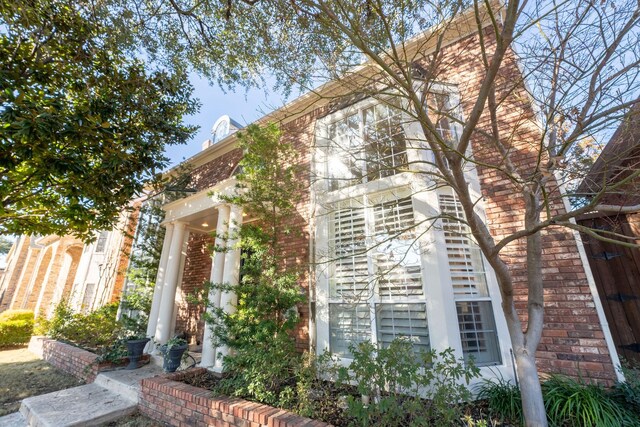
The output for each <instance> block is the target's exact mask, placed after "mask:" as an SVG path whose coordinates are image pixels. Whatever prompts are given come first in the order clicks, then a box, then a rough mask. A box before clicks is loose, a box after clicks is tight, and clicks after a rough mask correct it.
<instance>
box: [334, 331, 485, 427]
mask: <svg viewBox="0 0 640 427" xmlns="http://www.w3.org/2000/svg"><path fill="white" fill-rule="evenodd" d="M350 351H351V353H352V355H353V356H352V357H353V361H352V363H351V365H350V367H349V368H346V367H339V368H338V369H337V380H338V383H340V384H345V385H347V384H353V385H355V387H356V389H357V392H358V394H359V395H360V396H352V395H351V396H347V397H346V402H347V406H348V408H349V409H348V412H349V415H351V416H352V417H353V418H354V422H353V424H354V425H361V426H373V425H375V426H423V425H432V424H433V423H434V422H435V421H437V422H438V424H440V425H451V424H455V423H457V422H459V420H460V419H461V418H462V410H461V406H460V405H459V404H460V403H463V402H466V401H467V400H469V399H470V398H471V393H470V392H469V390H468V389H467V387H466V385H465V384H468V383H469V381H470V380H471V379H472V378H475V377H478V376H479V370H478V369H477V368H476V367H475V365H473V364H472V363H469V364H466V365H465V363H464V361H463V360H462V359H461V360H456V358H455V355H454V352H453V349H447V350H444V351H442V352H440V353H437V352H436V351H435V350H432V351H429V352H422V353H420V354H416V353H415V352H414V351H413V346H412V344H411V342H409V341H407V340H404V339H395V340H394V341H392V342H391V344H390V345H389V347H388V348H381V349H377V348H376V347H375V346H374V345H373V344H371V343H369V342H364V343H360V344H358V345H357V346H351V347H350ZM425 399H427V400H425Z"/></svg>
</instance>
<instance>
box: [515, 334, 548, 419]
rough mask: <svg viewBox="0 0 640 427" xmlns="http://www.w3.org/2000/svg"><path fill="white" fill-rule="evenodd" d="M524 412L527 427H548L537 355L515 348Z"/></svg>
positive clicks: (518, 347)
mask: <svg viewBox="0 0 640 427" xmlns="http://www.w3.org/2000/svg"><path fill="white" fill-rule="evenodd" d="M513 350H514V354H515V358H516V363H517V370H518V378H519V379H520V394H521V396H522V411H523V413H524V419H525V424H526V426H527V427H547V425H548V424H547V412H546V410H545V408H544V400H543V399H542V387H541V386H540V379H539V378H538V370H537V369H536V357H535V353H533V354H531V353H529V352H528V351H527V350H526V349H524V348H522V347H520V346H514V349H513Z"/></svg>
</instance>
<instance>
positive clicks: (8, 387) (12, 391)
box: [0, 347, 83, 416]
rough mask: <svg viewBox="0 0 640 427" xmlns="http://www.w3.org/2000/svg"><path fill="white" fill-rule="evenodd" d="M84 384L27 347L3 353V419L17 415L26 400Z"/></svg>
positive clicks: (0, 397) (0, 374) (0, 395)
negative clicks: (23, 400)
mask: <svg viewBox="0 0 640 427" xmlns="http://www.w3.org/2000/svg"><path fill="white" fill-rule="evenodd" d="M82 384H83V382H82V381H80V380H78V379H76V378H75V377H74V376H72V375H69V374H66V373H64V372H62V371H59V370H57V369H55V368H54V367H53V366H51V365H49V364H48V363H46V362H44V361H43V360H40V359H39V358H38V357H37V356H35V355H34V354H32V353H31V352H29V350H27V349H26V348H24V347H23V348H18V349H12V350H3V351H0V416H3V415H7V414H10V413H12V412H16V411H17V410H18V409H20V401H21V400H22V399H24V398H26V397H29V396H37V395H40V394H45V393H51V392H52V391H57V390H62V389H65V388H70V387H76V386H78V385H82Z"/></svg>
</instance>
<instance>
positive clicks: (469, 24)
mask: <svg viewBox="0 0 640 427" xmlns="http://www.w3.org/2000/svg"><path fill="white" fill-rule="evenodd" d="M472 18H473V17H472V16H463V17H461V18H459V19H458V20H457V25H455V26H452V27H451V29H450V30H447V31H450V32H449V33H447V34H445V37H443V47H442V50H441V53H440V54H441V55H442V63H444V64H448V65H447V66H448V67H449V68H448V69H447V72H446V73H445V74H444V76H445V78H444V80H443V81H441V82H439V83H438V84H435V85H432V86H431V88H430V93H429V95H428V96H426V102H427V105H429V103H432V104H433V105H438V106H439V107H438V108H448V107H447V105H451V108H452V109H454V108H455V109H456V111H455V114H459V115H460V116H462V117H464V116H466V115H468V114H469V113H470V109H471V107H472V104H473V101H474V98H473V94H474V91H475V90H476V89H477V87H478V85H479V82H480V81H481V78H482V73H483V70H484V68H483V65H482V59H481V54H480V47H481V45H480V41H479V35H478V32H477V26H476V23H475V20H474V19H472ZM484 36H485V43H487V42H489V43H490V38H491V32H490V31H487V32H486V33H485V34H484ZM404 48H405V49H407V50H410V49H415V50H418V51H419V52H421V54H422V57H427V56H428V55H429V53H430V49H433V45H430V44H429V43H427V42H424V40H423V39H421V36H418V37H417V38H416V39H415V40H414V41H413V43H411V42H410V43H406V44H405V45H404ZM505 64H506V66H505V67H503V69H502V70H501V73H502V74H501V78H502V79H503V80H510V79H511V80H516V81H517V80H519V76H520V72H519V70H518V66H517V62H516V59H515V55H513V54H511V55H508V56H507V59H506V60H505ZM363 69H364V68H363ZM365 70H366V69H365ZM363 72H364V71H363ZM350 78H351V80H350V82H349V84H348V85H346V84H342V83H343V82H340V81H335V82H331V83H328V84H325V85H324V86H322V87H320V88H319V89H317V90H315V91H313V92H310V93H308V94H306V95H303V96H301V97H299V98H297V99H295V100H293V101H292V102H291V103H289V104H288V105H287V106H285V107H283V108H281V109H279V110H276V111H274V112H272V113H270V114H268V115H267V116H265V117H263V118H262V119H260V120H258V123H259V124H260V123H262V124H265V123H269V122H276V123H278V124H279V125H280V127H281V129H282V130H283V138H285V139H286V140H287V141H289V142H291V143H292V144H293V145H294V146H295V147H296V149H297V150H298V153H299V162H300V166H301V169H302V171H303V172H302V173H301V175H300V177H299V178H300V180H301V181H303V182H304V183H305V184H306V188H307V191H306V192H305V194H304V196H303V197H302V199H301V201H300V202H299V203H298V205H297V215H295V216H294V217H292V218H290V219H289V221H288V224H284V225H286V226H289V227H296V228H297V229H298V230H300V231H301V234H300V235H297V236H294V235H291V236H290V237H287V240H286V242H285V243H286V248H287V249H286V251H287V253H286V255H287V256H286V262H287V263H290V265H296V266H303V267H305V266H306V269H305V271H306V273H305V274H304V275H303V277H302V278H301V281H300V286H301V288H302V289H303V290H304V292H305V293H306V295H307V297H308V304H306V305H304V306H301V307H299V313H300V315H301V319H302V321H301V323H300V326H299V328H298V330H297V335H296V339H297V346H298V349H299V350H301V351H303V350H310V351H316V352H323V351H325V350H330V351H332V352H333V353H336V354H338V355H340V356H341V357H342V358H343V359H345V360H348V359H349V356H350V355H349V350H348V346H349V344H350V343H354V342H359V341H365V340H371V341H373V342H374V343H377V344H378V345H385V344H386V343H388V342H389V341H391V340H392V339H393V338H395V337H408V338H410V339H411V340H412V341H413V342H414V345H415V346H416V348H435V349H439V350H442V349H444V348H447V347H451V348H453V349H454V350H455V351H456V354H457V355H459V356H460V357H473V358H474V359H475V361H476V363H477V364H478V365H479V366H480V367H481V369H482V371H483V374H484V375H487V376H490V375H502V376H503V377H505V378H509V377H513V375H514V374H513V372H514V367H513V363H514V362H513V357H512V353H511V344H510V339H509V334H508V332H507V326H506V321H505V318H504V315H503V313H502V310H501V296H500V291H499V289H498V286H497V281H496V278H495V274H494V273H493V271H491V268H490V267H489V265H488V264H487V262H486V261H485V260H484V259H483V256H482V254H481V252H480V251H479V249H478V247H477V245H476V244H475V243H474V241H473V239H471V238H469V237H468V230H467V229H466V228H465V226H464V225H462V223H460V222H458V221H454V220H447V219H446V218H447V217H460V216H461V215H463V214H462V208H461V205H460V202H459V201H458V200H457V198H456V196H455V194H454V193H453V192H452V190H451V189H449V188H446V187H439V186H434V185H432V183H431V182H430V181H429V179H428V178H427V177H428V176H429V173H428V172H429V170H428V168H429V167H432V166H430V164H432V163H433V162H432V160H431V157H430V153H429V150H428V149H425V148H424V144H421V141H425V140H426V138H427V137H426V136H425V135H424V134H422V132H421V130H420V128H419V126H416V125H415V123H413V122H412V121H411V120H407V119H406V117H405V116H403V114H402V113H400V112H399V111H398V109H396V108H394V107H393V104H394V101H393V95H389V96H388V97H381V96H362V95H361V94H357V93H356V94H354V92H353V89H354V87H356V86H357V75H356V76H352V77H350ZM354 82H355V83H354ZM369 90H370V89H369ZM358 95H360V96H358ZM498 113H499V114H500V115H501V121H500V126H501V127H502V128H503V130H506V131H509V130H515V129H517V132H516V131H514V132H513V137H512V138H513V141H512V145H513V150H514V153H515V154H514V155H513V159H514V161H516V162H519V163H521V164H524V165H527V164H533V163H534V162H535V161H536V159H535V153H532V152H531V150H530V149H529V146H528V141H530V140H539V139H540V129H539V127H538V125H537V122H536V120H535V116H534V112H533V106H532V105H531V102H530V100H529V98H528V97H527V96H526V93H525V92H524V91H521V92H520V93H518V92H517V91H514V92H513V93H511V94H509V95H506V96H505V97H504V99H503V100H502V103H501V106H500V110H499V112H498ZM483 126H484V127H485V128H486V127H488V126H489V121H488V119H482V120H481V122H480V124H479V127H480V129H483ZM438 127H439V131H440V132H443V133H445V134H447V137H451V138H455V135H456V133H457V132H458V131H459V129H458V127H457V125H455V124H453V122H451V121H447V120H441V121H440V122H438ZM236 141H237V139H236V134H235V133H231V134H230V135H228V136H226V137H223V138H221V139H219V140H215V141H214V143H213V144H211V145H209V144H207V147H206V148H205V149H204V150H203V151H202V152H200V153H199V154H197V155H195V156H193V157H192V158H190V159H188V160H187V161H186V162H187V164H188V165H189V167H190V168H192V172H191V177H192V181H191V184H190V187H191V188H192V189H193V190H194V191H195V192H194V193H193V194H190V195H188V196H187V197H184V198H182V199H179V200H176V201H173V202H171V203H169V204H167V205H165V206H164V207H163V209H164V210H165V212H166V217H165V220H164V223H163V224H164V226H165V227H166V236H165V240H164V246H163V251H162V256H161V259H160V268H159V273H158V278H157V281H156V287H155V292H154V299H153V306H152V310H151V315H150V322H149V325H148V335H149V336H153V337H154V338H155V339H156V340H157V341H159V342H165V341H166V340H167V339H168V338H169V337H170V336H171V335H172V334H173V333H175V332H177V331H180V332H181V331H185V332H187V333H189V334H190V335H191V337H192V340H193V342H195V341H198V342H201V343H202V346H203V348H202V352H203V355H202V357H203V358H202V365H203V366H208V367H210V366H215V367H218V368H219V367H220V360H219V359H218V360H216V354H218V353H222V354H224V352H225V349H213V348H212V346H211V343H210V340H209V337H208V334H209V332H208V329H207V328H205V327H204V325H203V324H202V321H201V320H200V319H201V314H202V311H203V310H204V307H199V306H196V305H193V304H191V303H189V302H188V301H187V298H186V295H188V294H189V293H191V292H193V291H194V290H196V289H198V288H199V287H200V286H202V283H203V282H204V281H206V280H211V281H213V282H224V283H229V284H234V283H237V280H238V276H239V264H240V254H239V253H238V251H237V250H230V251H227V252H219V253H216V254H215V255H212V254H211V252H210V250H209V248H208V247H209V246H210V245H211V244H212V243H214V242H213V240H212V237H210V236H211V232H212V231H216V232H217V233H218V234H221V233H224V232H227V231H229V230H230V229H233V228H234V227H237V226H238V225H239V224H241V223H242V220H243V213H242V212H241V210H240V209H239V208H238V207H237V206H229V205H227V204H225V203H222V202H220V201H219V200H218V199H217V198H216V197H215V196H212V194H215V193H221V192H222V193H224V192H231V191H233V190H234V186H235V180H234V170H235V168H236V167H237V165H238V162H239V160H240V159H241V157H242V152H241V150H240V149H239V148H237V144H236ZM472 143H473V146H472V151H473V155H474V156H475V158H476V159H477V160H478V161H477V164H478V165H480V166H477V167H470V168H469V170H468V171H467V173H468V176H467V179H468V182H469V183H470V191H471V192H472V193H473V194H474V195H476V197H477V199H478V200H479V201H480V202H479V203H478V204H477V206H476V212H477V213H478V215H480V217H482V218H484V219H485V221H486V224H487V225H488V227H489V229H490V231H491V233H492V235H493V236H494V237H496V238H498V239H499V238H500V237H501V236H505V235H508V234H510V233H513V232H514V231H516V230H518V229H519V228H521V227H522V224H523V221H524V219H523V215H522V212H523V210H522V203H523V202H522V201H521V200H519V199H518V198H515V197H512V191H513V190H512V189H511V187H510V185H511V184H510V181H509V180H508V179H507V178H506V177H505V176H504V175H503V174H501V172H500V171H499V170H498V169H496V168H487V167H482V166H481V165H482V164H483V163H484V164H497V162H499V161H498V160H496V159H498V157H499V154H498V153H496V152H495V151H493V150H492V148H491V146H489V145H488V144H484V140H483V138H482V135H481V132H479V133H478V134H477V135H475V136H474V137H473V140H472ZM554 203H555V205H554V206H553V209H554V210H555V211H557V212H560V211H562V210H563V209H565V207H564V205H562V202H561V201H556V202H554ZM437 216H441V217H440V218H439V219H438V220H437V221H436V222H429V218H433V217H437ZM284 225H283V226H284ZM465 234H466V235H467V236H466V237H465ZM216 243H217V244H222V243H223V242H222V241H219V242H216ZM229 243H232V242H227V244H229ZM508 256H509V268H510V270H511V273H512V275H513V276H514V277H515V282H516V293H517V296H516V298H517V299H518V301H519V302H518V305H517V308H518V310H520V314H521V317H523V316H524V315H525V314H526V304H525V302H524V300H525V298H526V292H527V290H526V289H527V287H526V280H527V279H526V263H525V257H524V245H523V244H521V242H516V243H514V244H513V245H511V246H510V247H509V250H508ZM588 268H589V267H588V264H587V263H586V260H585V255H584V251H583V250H582V249H581V247H580V246H579V245H578V242H577V236H576V235H575V233H573V232H572V231H570V230H561V229H553V230H552V231H549V232H546V233H545V234H544V238H543V280H544V285H545V305H546V307H545V308H546V317H545V329H544V333H543V336H542V341H541V343H540V346H539V349H538V354H537V362H538V367H539V369H540V370H541V371H543V372H564V373H567V374H570V375H578V374H579V373H580V374H581V375H582V376H588V377H591V378H594V379H597V380H602V381H606V382H610V381H612V380H614V379H615V378H616V370H615V365H617V364H618V358H617V354H616V352H615V348H614V347H613V342H612V340H611V334H610V332H609V328H608V325H607V323H606V319H605V317H604V314H603V310H602V305H601V303H600V301H599V299H598V298H597V290H596V288H595V284H594V283H593V280H591V279H590V278H591V275H590V274H588V272H587V269H588ZM214 303H215V304H216V305H217V306H219V307H222V308H224V309H226V310H233V309H234V308H233V306H234V304H235V295H233V293H223V294H222V295H217V296H215V298H214Z"/></svg>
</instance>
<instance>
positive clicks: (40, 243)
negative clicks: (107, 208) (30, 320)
mask: <svg viewBox="0 0 640 427" xmlns="http://www.w3.org/2000/svg"><path fill="white" fill-rule="evenodd" d="M136 220H137V212H136V211H135V210H134V211H133V212H129V211H124V212H123V213H122V214H121V216H120V218H119V221H118V224H117V225H116V227H114V229H113V230H109V231H102V232H99V233H97V235H96V240H95V241H94V242H93V243H91V244H84V243H83V242H82V241H80V240H78V239H76V238H75V237H73V236H55V235H49V236H28V235H22V236H19V237H18V239H17V240H16V242H15V243H14V245H13V247H12V249H11V251H10V252H9V255H8V257H7V268H6V271H5V274H4V276H3V277H2V279H1V281H0V311H4V310H9V309H28V310H33V311H34V313H35V314H36V316H38V315H45V316H50V315H51V314H52V313H53V309H54V308H55V306H56V305H57V304H58V303H59V302H60V301H61V300H62V299H63V298H66V299H67V300H68V301H69V303H70V304H71V306H72V307H73V308H74V309H75V310H78V311H80V310H82V311H89V310H93V309H95V308H97V307H100V306H103V305H105V304H107V303H109V302H113V301H116V300H117V299H118V297H119V295H120V293H121V291H122V286H123V282H124V278H125V276H126V269H127V266H128V247H129V246H130V245H131V233H132V232H133V230H135V224H136Z"/></svg>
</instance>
